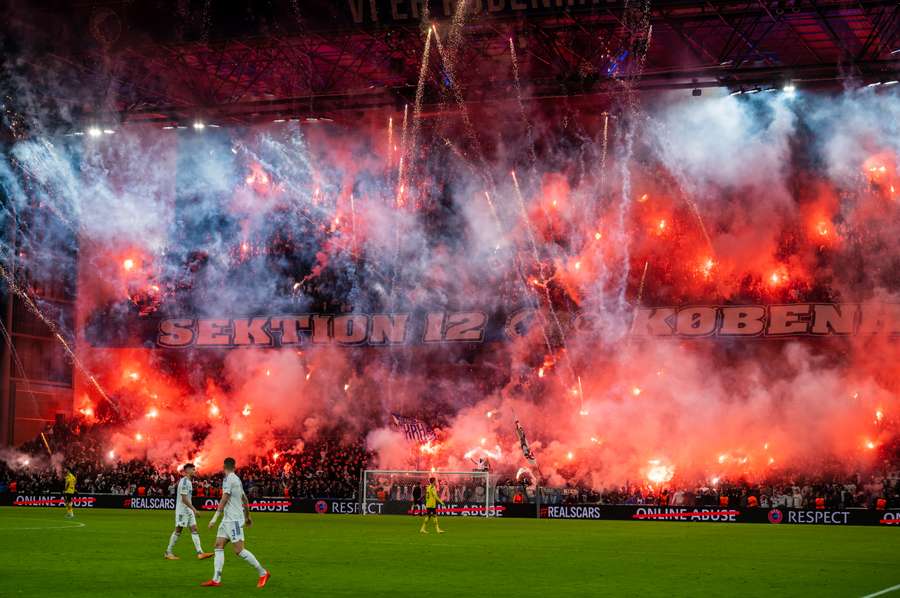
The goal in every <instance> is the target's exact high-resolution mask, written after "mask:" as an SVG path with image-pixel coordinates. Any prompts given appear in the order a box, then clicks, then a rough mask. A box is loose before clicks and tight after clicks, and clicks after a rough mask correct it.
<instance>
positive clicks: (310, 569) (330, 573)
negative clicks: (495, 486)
mask: <svg viewBox="0 0 900 598" xmlns="http://www.w3.org/2000/svg"><path fill="white" fill-rule="evenodd" d="M76 513H77V519H76V520H75V521H76V523H77V524H84V525H83V526H76V523H71V522H69V521H67V520H65V519H63V510H62V509H26V508H14V507H13V508H2V509H0V538H2V542H0V595H2V596H35V597H37V596H54V595H67V596H98V597H103V598H106V597H111V596H177V597H179V598H182V597H184V596H187V595H194V594H215V595H219V596H246V595H248V593H249V594H252V593H253V592H257V591H261V592H267V593H269V594H270V595H272V596H361V597H366V596H372V597H376V596H384V597H390V598H398V597H402V596H413V595H417V596H425V597H428V598H434V597H439V596H452V597H453V598H468V597H470V596H495V597H502V596H516V597H521V596H542V597H551V596H554V597H555V596H577V595H583V596H667V597H669V598H672V597H676V596H700V595H706V596H763V595H765V596H862V595H864V594H868V593H871V592H875V591H878V590H881V589H883V588H886V587H889V586H893V585H895V584H898V583H900V531H898V530H897V529H893V528H888V527H827V526H790V525H751V524H712V523H675V522H652V523H651V522H643V523H641V522H616V521H601V522H598V521H546V520H542V521H539V520H525V519H519V520H513V519H507V520H502V519H501V520H482V519H477V518H449V517H447V518H443V519H442V521H443V526H444V528H445V529H446V530H447V533H446V534H444V535H442V536H438V535H436V534H433V533H432V534H429V535H427V536H425V535H421V534H419V533H418V521H417V520H414V519H412V518H410V517H400V516H382V517H361V516H358V515H357V516H354V515H296V514H265V513H260V514H255V515H254V526H253V527H251V528H250V529H248V530H247V548H248V549H250V550H252V551H253V552H254V553H255V554H256V556H257V557H258V558H259V560H260V562H261V563H262V564H263V566H265V567H267V568H269V569H270V570H271V572H272V580H271V581H270V582H269V585H268V586H267V587H266V588H265V589H264V590H257V589H256V587H255V582H256V572H255V571H254V570H253V569H252V568H251V567H249V566H248V565H247V564H246V563H244V562H243V561H241V560H240V559H238V558H237V557H236V556H235V555H234V553H233V552H232V550H231V548H230V547H228V548H226V556H225V569H224V579H223V582H224V585H223V586H222V587H221V588H200V587H199V586H198V584H199V583H200V582H201V581H204V580H206V579H209V577H210V576H211V574H212V560H206V561H197V560H195V559H194V558H192V556H193V555H192V553H193V548H192V546H191V542H190V539H189V538H188V537H187V536H183V537H182V538H181V540H179V543H178V545H177V546H176V549H175V550H176V554H178V555H180V556H181V557H182V560H180V561H166V560H163V558H162V555H163V552H164V549H165V545H166V542H167V540H168V536H169V533H170V532H171V528H172V524H173V520H174V516H173V514H172V513H170V512H163V511H126V510H87V509H81V510H76ZM208 520H209V514H203V515H202V521H201V535H202V538H203V547H204V549H207V550H209V549H211V547H212V543H213V536H214V532H213V531H212V530H208V529H206V522H207V521H208ZM896 595H897V596H898V597H900V591H898V592H897V594H896Z"/></svg>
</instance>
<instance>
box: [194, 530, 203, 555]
mask: <svg viewBox="0 0 900 598" xmlns="http://www.w3.org/2000/svg"><path fill="white" fill-rule="evenodd" d="M191 540H193V541H194V548H196V549H197V552H203V549H202V548H200V534H195V533H194V532H191Z"/></svg>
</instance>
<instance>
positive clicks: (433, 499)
mask: <svg viewBox="0 0 900 598" xmlns="http://www.w3.org/2000/svg"><path fill="white" fill-rule="evenodd" d="M438 503H441V504H442V505H443V504H444V501H442V500H441V498H440V497H439V496H438V492H437V486H436V485H435V480H434V478H428V486H427V487H426V488H425V512H426V513H427V515H426V516H425V521H423V522H422V529H420V530H419V531H420V532H422V533H423V534H427V533H428V530H426V529H425V526H426V525H428V522H429V521H431V520H434V528H435V530H436V531H437V533H439V534H443V533H444V530H442V529H441V525H440V524H439V523H438V517H437V505H438Z"/></svg>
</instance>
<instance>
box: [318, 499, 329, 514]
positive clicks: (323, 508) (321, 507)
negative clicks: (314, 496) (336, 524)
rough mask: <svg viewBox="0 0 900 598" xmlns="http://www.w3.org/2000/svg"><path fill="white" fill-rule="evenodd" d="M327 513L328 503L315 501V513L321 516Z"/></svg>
mask: <svg viewBox="0 0 900 598" xmlns="http://www.w3.org/2000/svg"><path fill="white" fill-rule="evenodd" d="M327 512H328V503H327V502H325V501H324V500H319V501H316V513H319V514H322V513H327Z"/></svg>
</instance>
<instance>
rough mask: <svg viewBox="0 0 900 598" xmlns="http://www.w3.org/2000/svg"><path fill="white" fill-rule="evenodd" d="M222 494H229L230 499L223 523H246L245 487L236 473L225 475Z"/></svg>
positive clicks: (223, 514) (226, 506)
mask: <svg viewBox="0 0 900 598" xmlns="http://www.w3.org/2000/svg"><path fill="white" fill-rule="evenodd" d="M222 494H223V495H225V494H228V495H229V499H228V502H227V503H226V504H225V509H224V510H223V512H222V520H223V521H238V522H240V523H241V524H242V525H243V523H244V485H243V484H241V479H240V478H239V477H237V476H236V475H235V474H234V473H228V474H225V479H224V480H222Z"/></svg>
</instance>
